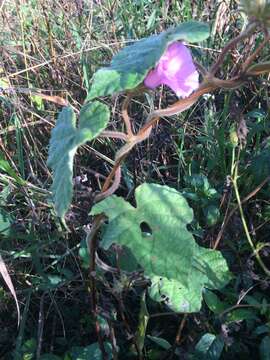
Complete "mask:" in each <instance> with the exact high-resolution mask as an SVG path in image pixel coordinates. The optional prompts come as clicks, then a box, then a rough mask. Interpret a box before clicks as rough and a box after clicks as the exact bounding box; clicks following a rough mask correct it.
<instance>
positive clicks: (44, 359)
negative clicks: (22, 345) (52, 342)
mask: <svg viewBox="0 0 270 360" xmlns="http://www.w3.org/2000/svg"><path fill="white" fill-rule="evenodd" d="M40 360H61V358H60V357H59V356H56V355H54V354H43V355H42V356H41V357H40Z"/></svg>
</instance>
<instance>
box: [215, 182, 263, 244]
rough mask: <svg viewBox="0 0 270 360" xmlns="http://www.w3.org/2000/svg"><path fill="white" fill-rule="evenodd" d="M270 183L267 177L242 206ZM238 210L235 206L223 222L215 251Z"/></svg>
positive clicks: (242, 202) (243, 201)
mask: <svg viewBox="0 0 270 360" xmlns="http://www.w3.org/2000/svg"><path fill="white" fill-rule="evenodd" d="M269 181H270V176H267V178H266V179H264V180H263V182H262V183H261V184H260V185H258V186H257V187H256V189H254V190H253V191H251V193H249V194H248V195H247V196H246V197H245V198H244V199H243V200H241V205H243V204H245V203H246V202H247V201H249V200H250V199H251V198H252V197H254V196H255V195H256V194H257V193H258V192H259V191H260V190H261V189H262V187H263V186H264V185H265V184H267V183H268V182H269ZM237 210H238V206H235V207H234V208H233V209H232V210H231V212H230V213H229V215H228V216H227V217H226V219H225V221H224V222H223V224H222V226H221V229H220V231H219V233H218V236H217V238H216V241H215V245H214V247H213V249H214V250H216V249H217V248H218V246H219V243H220V240H221V238H222V235H223V233H224V230H225V227H226V226H227V224H228V222H229V221H230V219H231V217H232V216H233V214H234V213H235V212H236V211H237Z"/></svg>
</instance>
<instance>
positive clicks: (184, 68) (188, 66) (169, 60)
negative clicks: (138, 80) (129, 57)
mask: <svg viewBox="0 0 270 360" xmlns="http://www.w3.org/2000/svg"><path fill="white" fill-rule="evenodd" d="M162 84H163V85H167V86H169V87H170V88H171V89H172V90H173V91H174V92H175V93H176V95H177V96H178V97H183V98H184V97H187V96H189V95H190V94H191V93H192V92H193V91H194V90H196V89H197V88H198V86H199V74H198V72H197V70H196V68H195V65H194V64H193V61H192V56H191V52H190V51H189V50H188V48H187V47H186V46H185V45H184V44H182V43H181V42H174V43H172V44H171V45H169V46H168V48H167V50H166V52H165V53H164V54H163V55H162V57H161V58H160V60H159V62H158V64H157V65H156V67H155V69H153V70H150V71H149V73H148V75H147V76H146V78H145V79H144V85H145V86H146V87H148V88H150V89H154V88H156V87H157V86H159V85H162Z"/></svg>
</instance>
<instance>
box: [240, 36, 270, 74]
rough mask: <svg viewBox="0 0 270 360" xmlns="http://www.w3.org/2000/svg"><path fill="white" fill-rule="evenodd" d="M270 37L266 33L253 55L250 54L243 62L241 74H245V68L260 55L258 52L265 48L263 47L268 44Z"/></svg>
mask: <svg viewBox="0 0 270 360" xmlns="http://www.w3.org/2000/svg"><path fill="white" fill-rule="evenodd" d="M269 39H270V36H269V34H268V33H267V35H266V37H265V39H264V40H263V41H262V42H261V43H260V45H259V46H258V47H257V49H256V50H255V51H254V53H253V54H251V55H250V56H249V57H248V58H247V59H246V61H245V62H244V64H243V65H242V72H245V71H246V70H247V68H248V67H249V65H250V64H252V63H253V61H254V60H255V59H256V58H257V57H258V55H259V54H260V52H261V51H262V50H263V48H264V47H265V45H266V44H267V43H268V42H269Z"/></svg>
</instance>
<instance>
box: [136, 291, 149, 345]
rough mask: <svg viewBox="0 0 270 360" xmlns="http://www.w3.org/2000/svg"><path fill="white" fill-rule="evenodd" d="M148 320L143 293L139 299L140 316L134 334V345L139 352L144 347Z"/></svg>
mask: <svg viewBox="0 0 270 360" xmlns="http://www.w3.org/2000/svg"><path fill="white" fill-rule="evenodd" d="M148 320H149V313H148V310H147V307H146V301H145V291H144V292H143V295H142V297H141V308H140V314H139V324H138V329H137V331H136V334H135V339H136V343H137V344H138V348H139V350H140V352H142V350H143V347H144V339H145V333H146V328H147V324H148Z"/></svg>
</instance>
